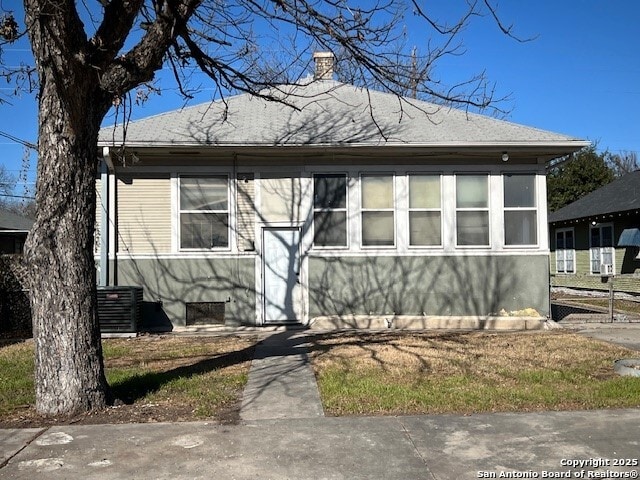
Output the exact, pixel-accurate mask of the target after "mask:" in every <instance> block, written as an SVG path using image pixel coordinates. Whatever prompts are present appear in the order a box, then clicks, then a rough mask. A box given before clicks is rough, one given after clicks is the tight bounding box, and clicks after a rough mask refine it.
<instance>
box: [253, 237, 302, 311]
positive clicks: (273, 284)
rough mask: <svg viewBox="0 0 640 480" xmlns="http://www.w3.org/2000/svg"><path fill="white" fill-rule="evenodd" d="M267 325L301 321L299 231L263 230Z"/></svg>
mask: <svg viewBox="0 0 640 480" xmlns="http://www.w3.org/2000/svg"><path fill="white" fill-rule="evenodd" d="M262 240H263V243H262V245H263V250H264V255H263V273H264V277H263V278H264V322H265V323H286V322H300V321H301V320H302V316H301V314H302V308H301V303H302V302H301V288H300V282H299V278H300V229H298V228H264V229H263V238H262Z"/></svg>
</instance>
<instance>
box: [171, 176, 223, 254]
mask: <svg viewBox="0 0 640 480" xmlns="http://www.w3.org/2000/svg"><path fill="white" fill-rule="evenodd" d="M228 246H229V189H228V178H227V176H226V175H219V176H212V177H180V248H182V249H216V248H228Z"/></svg>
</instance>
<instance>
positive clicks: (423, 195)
mask: <svg viewBox="0 0 640 480" xmlns="http://www.w3.org/2000/svg"><path fill="white" fill-rule="evenodd" d="M409 208H440V175H410V176H409Z"/></svg>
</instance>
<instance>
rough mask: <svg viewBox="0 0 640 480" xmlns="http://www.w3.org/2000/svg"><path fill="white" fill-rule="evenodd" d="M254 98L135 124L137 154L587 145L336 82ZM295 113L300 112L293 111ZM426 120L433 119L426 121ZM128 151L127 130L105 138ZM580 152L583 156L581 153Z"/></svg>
mask: <svg viewBox="0 0 640 480" xmlns="http://www.w3.org/2000/svg"><path fill="white" fill-rule="evenodd" d="M272 93H274V94H275V95H277V96H279V97H280V98H282V99H283V100H284V101H285V102H287V103H289V104H291V106H288V105H284V104H282V103H279V102H273V101H267V100H264V99H261V98H258V97H256V96H253V95H250V94H242V95H237V96H233V97H229V98H226V99H225V100H224V101H220V100H218V101H214V102H211V103H206V104H200V105H195V106H192V107H187V108H183V109H180V110H175V111H171V112H167V113H163V114H159V115H154V116H151V117H148V118H144V119H141V120H137V121H133V122H130V123H129V125H128V127H127V136H126V140H127V144H129V145H131V146H165V145H166V146H171V145H175V146H178V145H185V146H201V145H215V146H383V145H386V146H396V145H402V146H438V147H448V146H451V147H454V146H497V145H500V146H546V147H549V146H551V147H557V146H562V147H563V148H571V150H572V151H573V150H577V149H579V148H580V147H582V146H584V145H586V144H587V142H584V141H581V140H579V139H576V138H573V137H570V136H566V135H560V134H557V133H553V132H548V131H545V130H539V129H536V128H530V127H526V126H523V125H518V124H515V123H511V122H506V121H502V120H497V119H495V118H491V117H487V116H484V115H477V114H472V113H468V112H465V111H462V110H457V109H453V108H448V107H441V106H438V105H435V104H432V103H428V102H423V101H419V100H413V99H400V98H399V97H397V96H396V95H393V94H390V93H383V92H379V91H375V90H367V89H363V88H358V87H355V86H353V85H349V84H345V83H340V82H336V81H327V80H324V81H314V82H310V83H306V84H303V85H298V86H289V87H286V88H285V87H283V88H282V89H281V90H280V91H278V90H273V91H272ZM292 106H293V107H294V108H292ZM425 113H426V114H425ZM99 138H100V144H101V145H112V144H114V143H115V144H116V145H120V144H121V143H122V128H115V131H114V127H105V128H102V129H101V131H100V137H99ZM573 147H575V148H573Z"/></svg>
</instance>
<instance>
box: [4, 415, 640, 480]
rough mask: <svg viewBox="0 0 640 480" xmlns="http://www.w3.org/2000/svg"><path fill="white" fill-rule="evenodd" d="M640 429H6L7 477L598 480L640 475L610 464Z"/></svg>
mask: <svg viewBox="0 0 640 480" xmlns="http://www.w3.org/2000/svg"><path fill="white" fill-rule="evenodd" d="M639 431H640V411H638V410H633V409H631V410H613V411H590V412H548V413H531V414H489V415H473V416H453V415H441V416H440V415H434V416H412V417H349V418H328V417H316V418H304V419H300V418H298V419H277V420H260V421H254V422H247V423H246V424H244V425H237V426H221V425H214V424H208V423H204V422H200V423H180V424H129V425H101V426H93V425H86V426H59V427H52V428H49V429H43V430H2V431H0V453H1V455H2V457H3V458H4V459H8V463H7V464H6V465H4V466H3V467H2V468H0V477H1V478H3V479H24V480H27V479H29V480H38V479H53V480H55V479H75V478H83V479H84V478H86V479H104V480H108V479H130V478H136V479H211V478H219V479H242V480H244V479H273V480H275V479H299V480H303V479H314V480H316V479H332V480H334V479H335V480H343V479H345V480H346V479H349V480H351V479H368V480H376V479H381V480H382V479H385V480H388V479H430V480H433V479H472V478H491V475H493V474H495V475H496V477H495V478H500V476H499V475H500V473H501V472H513V471H518V472H524V473H525V474H528V475H529V476H528V477H523V476H521V477H516V478H544V477H543V473H542V472H543V471H545V472H560V473H563V474H565V473H566V472H567V471H569V470H570V467H569V466H567V465H566V464H567V460H570V461H580V460H582V461H586V462H590V464H589V465H590V466H588V465H585V466H583V467H581V468H574V469H573V470H574V471H580V470H585V477H584V478H595V477H588V476H586V474H587V473H588V472H596V473H597V474H601V475H602V474H603V473H606V471H607V470H611V471H625V472H634V471H635V472H637V471H638V468H639V467H636V466H633V465H627V466H624V467H621V466H613V465H612V463H613V461H614V460H615V459H629V462H627V463H637V462H638V457H639V456H640V454H639V452H640V443H639V441H640V437H639V435H638V432H639ZM18 450H19V451H18ZM17 451H18V452H17ZM16 452H17V453H16ZM590 459H606V460H609V463H610V465H609V466H606V465H603V466H599V467H596V466H594V465H595V464H596V462H595V461H594V460H590ZM599 463H603V462H599ZM479 472H487V473H486V475H487V476H484V477H482V476H480V474H479ZM534 474H535V475H537V476H534ZM630 475H634V474H633V473H630ZM512 478H513V477H512ZM547 478H550V477H547ZM598 478H614V477H613V476H612V475H611V474H609V475H608V476H607V477H598ZM629 478H636V477H634V476H631V477H629Z"/></svg>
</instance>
